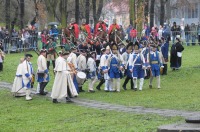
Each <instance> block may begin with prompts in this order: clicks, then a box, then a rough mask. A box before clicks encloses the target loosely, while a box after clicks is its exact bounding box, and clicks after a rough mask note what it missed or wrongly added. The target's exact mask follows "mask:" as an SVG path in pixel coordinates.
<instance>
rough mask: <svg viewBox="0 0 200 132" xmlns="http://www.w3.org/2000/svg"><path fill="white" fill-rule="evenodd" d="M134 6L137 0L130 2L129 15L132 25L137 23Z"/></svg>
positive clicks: (130, 0)
mask: <svg viewBox="0 0 200 132" xmlns="http://www.w3.org/2000/svg"><path fill="white" fill-rule="evenodd" d="M134 4H135V0H129V5H130V9H129V14H130V25H133V24H134V23H135V22H134V20H135V17H134V14H135V8H134Z"/></svg>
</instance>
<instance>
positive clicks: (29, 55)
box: [25, 54, 33, 57]
mask: <svg viewBox="0 0 200 132" xmlns="http://www.w3.org/2000/svg"><path fill="white" fill-rule="evenodd" d="M25 57H33V56H32V55H31V54H26V55H25Z"/></svg>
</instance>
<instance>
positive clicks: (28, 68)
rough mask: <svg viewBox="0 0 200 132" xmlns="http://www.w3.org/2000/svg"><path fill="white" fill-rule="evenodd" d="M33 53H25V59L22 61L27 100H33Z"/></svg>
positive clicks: (23, 85)
mask: <svg viewBox="0 0 200 132" xmlns="http://www.w3.org/2000/svg"><path fill="white" fill-rule="evenodd" d="M31 57H33V56H32V55H31V54H26V55H25V60H24V62H23V63H22V87H23V88H24V89H25V90H26V100H32V98H31V96H30V94H31V82H32V79H33V78H32V77H33V66H32V63H31Z"/></svg>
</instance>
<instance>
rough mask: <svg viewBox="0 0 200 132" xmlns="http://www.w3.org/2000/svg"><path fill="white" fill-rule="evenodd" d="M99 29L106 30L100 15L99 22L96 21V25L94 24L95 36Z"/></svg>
mask: <svg viewBox="0 0 200 132" xmlns="http://www.w3.org/2000/svg"><path fill="white" fill-rule="evenodd" d="M100 31H104V32H106V23H105V22H104V21H103V18H102V17H100V18H99V22H98V23H97V24H96V26H95V30H94V34H95V36H96V35H97V34H98V33H99V32H100Z"/></svg>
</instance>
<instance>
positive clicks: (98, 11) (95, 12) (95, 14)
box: [92, 0, 103, 27]
mask: <svg viewBox="0 0 200 132" xmlns="http://www.w3.org/2000/svg"><path fill="white" fill-rule="evenodd" d="M96 2H97V1H96V0H92V5H93V18H94V27H95V25H96V24H97V22H98V20H99V18H100V16H101V12H102V8H103V0H100V1H99V4H98V9H97V8H96V4H97V3H96Z"/></svg>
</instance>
